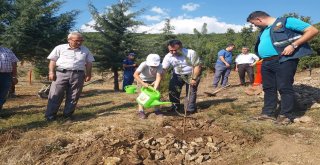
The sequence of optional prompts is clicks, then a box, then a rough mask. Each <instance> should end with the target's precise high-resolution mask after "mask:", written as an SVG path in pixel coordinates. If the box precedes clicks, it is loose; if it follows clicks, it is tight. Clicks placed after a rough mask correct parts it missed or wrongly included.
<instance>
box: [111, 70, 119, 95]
mask: <svg viewBox="0 0 320 165" xmlns="http://www.w3.org/2000/svg"><path fill="white" fill-rule="evenodd" d="M112 71H113V89H114V91H116V92H117V91H119V74H118V68H112Z"/></svg>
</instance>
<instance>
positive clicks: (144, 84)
mask: <svg viewBox="0 0 320 165" xmlns="http://www.w3.org/2000/svg"><path fill="white" fill-rule="evenodd" d="M142 85H143V86H144V87H149V86H150V84H148V83H145V82H143V83H142Z"/></svg>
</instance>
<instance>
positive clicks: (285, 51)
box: [281, 45, 295, 56]
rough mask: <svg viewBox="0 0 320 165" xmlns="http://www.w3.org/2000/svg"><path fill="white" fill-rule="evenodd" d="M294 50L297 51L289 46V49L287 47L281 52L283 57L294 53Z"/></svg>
mask: <svg viewBox="0 0 320 165" xmlns="http://www.w3.org/2000/svg"><path fill="white" fill-rule="evenodd" d="M294 50H295V49H294V47H293V46H292V45H288V46H287V47H285V48H284V49H283V51H282V52H281V55H284V56H289V55H291V54H292V53H293V52H294Z"/></svg>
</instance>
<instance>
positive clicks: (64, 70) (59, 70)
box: [56, 68, 84, 73]
mask: <svg viewBox="0 0 320 165" xmlns="http://www.w3.org/2000/svg"><path fill="white" fill-rule="evenodd" d="M56 71H57V72H62V73H66V72H84V70H68V69H61V68H56Z"/></svg>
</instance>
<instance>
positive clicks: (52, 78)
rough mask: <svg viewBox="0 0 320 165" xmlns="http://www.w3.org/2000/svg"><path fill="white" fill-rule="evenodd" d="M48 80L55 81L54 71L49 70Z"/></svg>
mask: <svg viewBox="0 0 320 165" xmlns="http://www.w3.org/2000/svg"><path fill="white" fill-rule="evenodd" d="M49 80H50V81H56V74H55V73H54V72H49Z"/></svg>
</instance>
